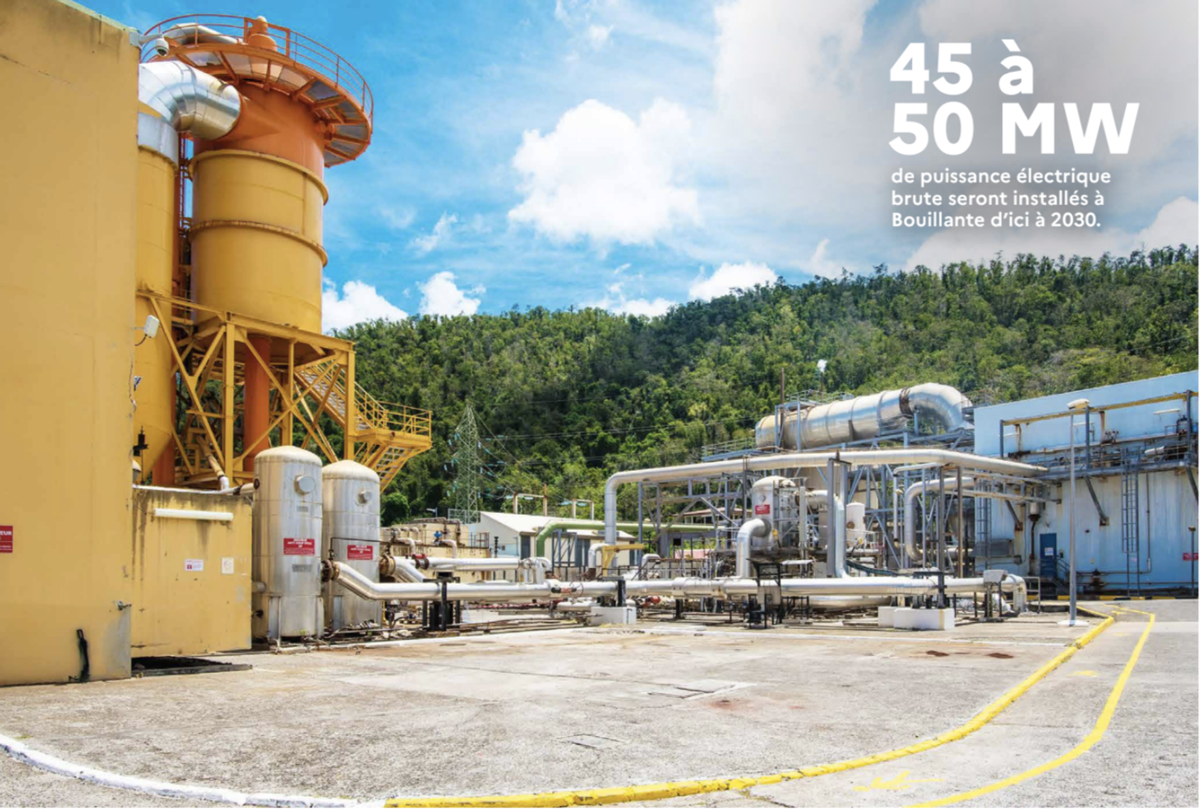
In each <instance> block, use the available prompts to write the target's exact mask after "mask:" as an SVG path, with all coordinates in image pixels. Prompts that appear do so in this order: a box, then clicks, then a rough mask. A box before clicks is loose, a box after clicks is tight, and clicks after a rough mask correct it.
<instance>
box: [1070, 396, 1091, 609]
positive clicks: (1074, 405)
mask: <svg viewBox="0 0 1200 809" xmlns="http://www.w3.org/2000/svg"><path fill="white" fill-rule="evenodd" d="M1090 404H1091V403H1090V402H1089V401H1088V400H1087V399H1076V400H1075V401H1073V402H1070V403H1069V404H1067V410H1070V411H1071V505H1070V510H1069V511H1068V515H1069V516H1068V525H1069V528H1068V530H1069V531H1070V544H1069V546H1068V550H1067V554H1068V556H1070V564H1071V576H1070V588H1071V590H1070V593H1071V617H1070V619H1069V620H1068V621H1067V626H1077V625H1078V621H1077V619H1076V617H1075V414H1076V413H1078V412H1080V411H1084V412H1086V411H1087V409H1088V406H1089V405H1090Z"/></svg>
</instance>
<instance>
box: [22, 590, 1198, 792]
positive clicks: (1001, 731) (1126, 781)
mask: <svg viewBox="0 0 1200 809" xmlns="http://www.w3.org/2000/svg"><path fill="white" fill-rule="evenodd" d="M1110 606H1111V604H1110V603H1108V602H1106V603H1105V604H1104V605H1101V608H1108V607H1110ZM1129 606H1134V607H1136V608H1138V609H1149V610H1154V611H1155V612H1156V613H1158V614H1159V621H1158V624H1157V625H1156V627H1155V630H1154V632H1153V633H1152V635H1151V637H1150V640H1149V641H1148V643H1147V645H1146V648H1145V651H1144V652H1143V655H1142V659H1141V662H1140V664H1139V666H1138V668H1137V670H1136V671H1135V672H1134V674H1133V677H1132V679H1131V680H1130V682H1129V685H1128V687H1127V689H1126V694H1125V697H1124V698H1123V700H1122V702H1121V704H1120V707H1119V708H1118V711H1117V714H1116V717H1115V719H1114V721H1113V725H1112V727H1111V728H1110V730H1109V733H1108V735H1107V736H1106V737H1105V739H1104V740H1103V741H1102V742H1101V743H1100V744H1099V745H1098V746H1097V747H1096V748H1095V749H1094V750H1093V751H1092V752H1090V753H1087V754H1085V756H1084V757H1083V758H1081V759H1079V760H1077V761H1076V762H1073V763H1072V764H1069V765H1067V766H1066V767H1064V768H1062V769H1060V770H1057V771H1055V772H1053V773H1050V774H1047V775H1044V776H1041V777H1040V778H1039V779H1036V780H1035V781H1033V782H1029V783H1027V784H1024V785H1021V786H1019V787H1014V788H1011V789H1008V790H1003V791H1001V792H998V793H995V794H993V795H991V796H986V797H985V798H982V799H980V800H978V801H975V802H973V803H974V804H978V805H1039V804H1041V805H1044V804H1047V803H1049V804H1064V805H1104V804H1109V805H1130V804H1149V805H1195V804H1196V802H1197V786H1196V768H1197V742H1198V738H1197V725H1196V717H1197V624H1196V604H1195V603H1194V602H1136V603H1135V604H1132V605H1129ZM1061 617H1062V616H1061V614H1048V615H1046V616H1040V617H1039V616H1029V617H1024V618H1021V619H1019V620H1014V621H1009V622H1007V623H1004V624H989V625H976V626H969V627H960V628H959V629H957V630H956V631H955V632H954V633H953V634H943V635H937V634H933V633H927V634H921V635H914V634H910V633H896V632H889V631H881V630H874V629H870V628H864V627H850V628H844V629H813V628H794V629H793V628H776V629H772V630H770V631H767V632H751V631H748V630H744V629H740V628H732V629H730V628H727V627H722V626H710V627H702V626H695V625H689V624H676V623H672V622H666V623H652V624H646V625H644V626H643V627H640V628H639V630H638V631H629V630H619V629H592V630H587V629H580V630H566V631H556V632H547V633H528V634H511V635H502V636H495V637H482V638H471V639H467V638H462V639H449V640H444V641H438V642H409V643H406V644H404V645H400V646H392V647H376V648H371V649H363V650H359V651H326V652H316V653H308V654H298V655H271V654H265V653H264V654H246V655H237V656H230V657H227V658H224V659H227V660H236V661H238V662H249V663H251V664H252V665H253V666H254V668H253V669H252V670H250V671H244V672H231V673H222V674H204V675H192V676H180V677H154V678H147V679H144V680H130V681H124V682H115V683H90V684H86V685H74V686H32V687H19V688H10V689H3V690H0V733H4V734H6V735H9V736H15V737H18V738H22V740H23V741H25V742H26V743H27V744H29V745H30V746H32V747H34V748H35V749H38V750H41V751H45V752H49V753H52V754H55V755H58V756H61V757H62V758H65V759H67V760H69V761H72V762H77V763H84V764H89V765H92V766H95V767H100V768H103V769H107V770H110V771H113V772H117V773H122V774H126V775H136V776H143V777H149V778H156V779H161V780H168V781H175V782H181V783H189V784H198V785H205V786H222V787H228V788H232V789H240V790H250V791H274V792H286V793H291V794H306V795H319V796H344V797H350V798H355V799H360V800H379V799H382V798H384V797H389V796H421V795H470V794H489V793H498V792H499V793H511V792H527V791H542V790H554V789H567V788H594V787H607V786H620V785H627V784H637V783H648V782H654V781H662V780H679V779H686V778H704V777H716V776H735V775H736V776H744V775H754V774H768V773H773V772H779V771H783V770H789V769H794V768H797V767H802V766H807V765H811V764H821V763H826V762H832V761H837V760H840V759H846V758H855V757H859V756H863V755H869V754H872V753H876V752H880V751H883V750H888V749H892V748H895V747H901V746H904V745H907V744H911V743H913V742H915V741H917V740H920V739H925V738H928V737H931V736H934V735H937V734H938V733H940V732H942V731H945V730H949V729H951V728H953V727H956V726H958V725H960V724H962V723H963V722H964V721H966V720H967V719H969V718H970V717H971V716H973V715H974V714H975V713H977V712H978V711H979V710H980V709H981V708H983V707H984V706H985V705H987V704H988V703H989V702H991V701H992V700H994V699H995V698H996V697H998V696H999V695H1000V694H1001V693H1003V692H1004V691H1006V690H1007V689H1008V688H1010V687H1011V686H1013V685H1015V684H1016V683H1017V682H1019V681H1020V680H1021V679H1023V678H1024V677H1026V676H1027V675H1028V674H1030V673H1031V672H1033V671H1034V670H1035V669H1037V668H1038V667H1039V666H1040V665H1041V664H1042V663H1044V662H1045V661H1047V660H1049V659H1050V658H1052V657H1053V656H1054V655H1056V654H1057V653H1058V652H1060V651H1061V650H1062V648H1063V646H1064V644H1065V643H1067V642H1069V640H1070V639H1072V638H1073V637H1076V636H1078V634H1080V632H1081V630H1078V629H1069V628H1065V627H1060V626H1058V624H1057V621H1058V620H1059V619H1060V618H1061ZM1138 620H1141V618H1140V617H1139V616H1133V615H1123V616H1122V621H1121V622H1120V623H1118V624H1117V625H1116V626H1114V627H1113V628H1111V629H1109V630H1108V632H1106V633H1105V634H1104V635H1102V636H1101V637H1100V639H1099V640H1097V641H1096V642H1095V643H1093V644H1092V645H1091V646H1089V647H1088V648H1087V649H1085V650H1084V651H1082V652H1081V653H1079V654H1078V655H1076V656H1075V657H1074V658H1073V659H1072V660H1071V661H1070V662H1069V663H1068V665H1067V666H1066V667H1064V669H1061V670H1060V671H1058V672H1055V673H1054V674H1052V675H1050V677H1049V678H1048V679H1047V680H1046V681H1044V682H1043V683H1042V684H1040V685H1039V686H1036V687H1035V688H1034V689H1033V690H1032V691H1031V692H1030V693H1029V694H1027V695H1026V696H1025V697H1023V698H1022V699H1021V700H1020V701H1018V703H1017V704H1016V705H1014V706H1013V707H1012V708H1010V709H1009V710H1008V711H1007V712H1006V713H1005V714H1003V715H1002V716H1001V717H1000V718H999V719H998V720H997V721H996V722H995V723H994V724H993V725H991V726H989V727H988V728H985V729H984V730H983V731H980V732H979V733H977V734H975V735H974V736H972V737H970V738H968V739H966V740H963V741H961V742H955V743H953V744H950V745H947V746H944V747H942V748H938V749H937V750H934V751H929V752H927V753H924V754H921V755H919V756H912V757H909V758H905V759H901V760H898V761H894V762H890V763H888V764H884V765H877V766H874V767H868V768H864V769H861V770H856V771H854V772H852V773H844V774H840V775H831V776H824V777H821V778H816V779H811V780H807V781H800V782H791V783H787V784H779V785H775V786H771V787H758V788H755V789H753V790H750V791H749V792H747V793H739V792H732V793H717V794H712V795H700V796H694V797H691V798H685V799H677V800H674V801H666V802H659V803H658V804H657V805H671V804H678V805H695V804H708V805H724V804H729V805H733V804H743V805H744V804H747V803H759V802H761V801H774V802H778V803H780V804H784V805H796V806H804V805H875V804H885V805H896V804H900V803H911V802H913V801H914V800H928V799H932V798H936V797H939V796H942V795H947V794H951V793H953V792H957V791H961V790H963V789H971V788H975V787H978V786H983V785H985V784H986V783H988V782H990V781H994V780H996V779H998V778H1003V777H1006V776H1008V775H1012V774H1015V773H1016V772H1019V771H1021V770H1023V769H1027V768H1028V767H1030V766H1035V765H1036V764H1039V763H1042V762H1043V761H1047V760H1050V759H1052V758H1054V757H1055V756H1057V755H1059V754H1060V753H1062V752H1065V751H1066V750H1068V749H1070V748H1071V747H1072V746H1073V745H1075V744H1077V743H1078V742H1079V740H1080V739H1081V738H1082V737H1083V735H1084V734H1085V733H1086V732H1087V731H1088V730H1089V729H1090V728H1091V726H1092V724H1093V723H1094V722H1095V720H1096V717H1097V715H1098V714H1099V712H1100V709H1101V706H1102V705H1103V703H1104V701H1105V699H1106V698H1107V696H1108V693H1109V691H1110V690H1111V688H1112V685H1113V683H1114V682H1115V679H1116V677H1117V675H1118V674H1119V673H1120V670H1121V668H1122V666H1124V664H1125V661H1126V659H1127V658H1128V656H1129V653H1130V651H1131V650H1132V647H1133V645H1134V644H1135V643H1136V642H1137V639H1138V635H1139V633H1140V629H1141V628H1142V627H1141V625H1139V624H1138V623H1137V621H1138ZM1076 670H1079V671H1085V670H1086V671H1094V672H1095V676H1091V675H1083V676H1074V675H1075V674H1077V673H1078V672H1077V671H1076ZM0 759H3V760H0V805H10V804H12V805H26V806H31V805H55V804H69V805H106V806H107V805H176V804H177V802H172V801H169V800H167V799H163V798H156V797H147V796H139V795H137V794H134V793H128V792H121V791H117V790H112V789H107V788H103V787H97V786H94V785H89V784H86V783H83V782H79V781H75V780H73V779H69V778H64V777H60V776H54V775H50V774H47V773H44V772H41V771H37V770H34V769H32V768H29V767H27V766H25V765H21V764H17V763H16V762H13V761H12V760H9V759H6V758H3V757H0ZM905 770H908V771H910V776H909V778H907V779H903V780H901V781H899V782H895V783H896V784H897V785H898V786H897V788H895V789H889V788H875V789H872V788H870V787H871V785H872V783H874V781H873V779H875V778H877V777H879V778H881V779H882V782H883V783H885V784H886V783H889V782H891V781H892V780H893V779H895V778H896V777H897V776H898V775H899V774H900V773H901V772H903V771H905ZM934 778H936V779H941V780H936V781H926V780H924V779H934ZM914 779H918V780H919V782H918V783H911V782H912V781H913V780H914ZM864 786H865V787H868V788H867V789H863V790H859V789H856V788H855V787H864ZM180 805H182V804H180Z"/></svg>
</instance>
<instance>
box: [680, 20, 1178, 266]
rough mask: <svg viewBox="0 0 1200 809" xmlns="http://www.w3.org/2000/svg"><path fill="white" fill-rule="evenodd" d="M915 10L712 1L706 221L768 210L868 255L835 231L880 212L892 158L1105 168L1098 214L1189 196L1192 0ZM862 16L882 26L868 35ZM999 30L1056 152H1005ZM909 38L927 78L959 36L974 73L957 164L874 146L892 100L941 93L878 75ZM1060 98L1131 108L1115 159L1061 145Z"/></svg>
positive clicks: (888, 129)
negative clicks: (1107, 191)
mask: <svg viewBox="0 0 1200 809" xmlns="http://www.w3.org/2000/svg"><path fill="white" fill-rule="evenodd" d="M894 5H898V4H894ZM915 6H916V7H915V8H914V9H913V10H904V9H892V8H890V5H889V4H886V3H878V2H876V0H839V2H829V1H828V0H788V1H787V2H775V3H772V2H757V0H725V2H722V3H721V4H720V5H718V6H717V9H716V12H715V20H716V24H717V38H716V43H717V54H716V58H715V61H714V71H713V98H714V101H715V104H716V109H715V111H714V113H713V115H712V116H711V118H707V117H703V116H701V115H700V114H699V113H695V112H693V113H692V114H693V118H694V120H695V121H696V126H697V132H696V137H695V140H696V146H695V148H694V154H696V155H697V159H698V164H699V168H698V173H702V176H705V177H714V178H716V179H717V180H718V181H720V182H721V183H722V185H720V186H718V187H717V188H714V189H712V190H709V188H707V187H705V188H704V189H703V191H704V196H705V200H706V206H705V214H706V218H707V219H708V220H710V221H712V222H713V224H714V225H715V226H716V227H718V228H721V229H726V228H727V229H728V230H729V231H730V232H731V233H732V234H733V235H735V236H736V235H738V233H740V232H744V230H739V229H738V228H737V227H736V223H741V222H759V221H762V220H763V218H764V217H770V218H771V220H772V221H774V222H778V223H779V225H780V230H783V229H784V228H787V227H792V228H793V229H795V230H800V229H802V228H805V227H809V228H813V229H815V230H816V231H817V233H820V234H821V235H832V236H834V239H835V243H838V244H839V248H840V250H841V251H846V250H849V251H851V254H852V255H854V256H857V257H862V256H864V254H867V255H869V251H870V250H871V248H868V247H866V246H865V245H861V244H855V245H849V244H848V243H847V242H846V241H845V240H841V241H839V239H840V233H839V230H836V229H840V228H843V227H845V224H846V223H847V222H849V221H850V220H851V219H852V218H857V219H858V221H860V222H861V221H864V220H865V221H868V222H873V221H879V222H882V221H885V220H884V217H886V216H888V215H889V214H890V211H889V206H888V191H889V188H890V184H889V182H888V175H889V173H890V171H894V170H895V168H896V166H899V165H903V166H904V167H905V168H906V169H911V170H917V171H919V170H921V169H941V168H945V167H946V166H947V165H948V164H949V165H951V167H952V168H971V169H976V170H985V169H989V170H990V169H1007V170H1011V171H1012V172H1013V173H1014V174H1015V173H1016V171H1017V170H1018V169H1019V168H1020V167H1023V166H1034V167H1037V168H1063V169H1066V168H1079V169H1088V170H1096V169H1110V170H1112V171H1113V172H1114V184H1113V187H1112V191H1113V193H1112V194H1111V195H1109V196H1110V199H1109V202H1108V211H1109V213H1108V216H1109V218H1110V219H1112V218H1115V217H1120V218H1121V220H1122V221H1123V222H1128V221H1130V217H1131V215H1135V214H1136V213H1137V212H1139V211H1143V210H1146V209H1152V208H1153V209H1156V208H1158V207H1159V206H1161V205H1163V204H1164V203H1165V202H1167V201H1168V200H1171V199H1173V198H1175V197H1177V196H1178V195H1180V194H1187V195H1189V196H1194V194H1195V191H1194V189H1195V151H1196V150H1195V137H1196V132H1197V128H1198V124H1197V119H1198V116H1197V107H1196V104H1195V99H1196V96H1197V93H1198V92H1200V88H1198V85H1197V72H1196V49H1195V30H1196V25H1197V4H1196V2H1195V0H1162V2H1158V3H1153V4H1147V3H1129V2H1126V0H1056V2H1052V3H1047V2H1044V0H1004V1H1003V2H1002V1H1001V0H976V2H971V3H964V2H961V0H918V2H917V3H916V4H915ZM872 22H878V23H880V24H879V25H877V26H876V28H875V30H874V32H873V38H872V39H866V38H864V32H867V35H868V36H869V35H871V33H872V32H871V31H870V29H869V26H870V24H871V23H872ZM1001 38H1006V39H1007V38H1013V39H1015V40H1016V41H1017V43H1018V45H1019V47H1020V49H1021V54H1022V55H1023V56H1026V57H1027V58H1029V59H1030V60H1031V61H1032V63H1033V65H1034V71H1035V91H1036V94H1035V95H1034V96H1029V97H1021V98H1020V99H1018V100H1021V99H1024V100H1023V101H1022V103H1023V104H1025V105H1026V108H1028V105H1029V104H1031V103H1034V102H1052V103H1054V104H1055V107H1056V115H1057V116H1058V119H1057V126H1056V134H1057V154H1056V155H1047V156H1042V155H1040V154H1039V153H1038V151H1039V150H1038V148H1037V146H1038V144H1037V140H1038V139H1037V138H1020V139H1019V143H1018V147H1017V148H1018V153H1017V154H1016V155H1008V156H1004V155H1002V154H1001V148H1000V133H1001V127H1000V120H999V118H1000V110H1001V102H1003V101H1011V100H1013V99H1011V98H1009V97H1007V96H1003V95H1002V94H1001V93H1000V90H999V87H998V82H999V78H1000V76H1001V75H1002V74H1003V72H1004V71H1005V68H1003V67H1002V66H1001V65H1000V61H1001V60H1002V59H1003V58H1004V57H1005V56H1007V55H1009V54H1008V52H1007V50H1005V48H1004V46H1003V45H1002V44H1001ZM922 40H923V41H924V42H925V43H926V67H928V68H929V69H930V70H931V71H932V72H933V75H934V77H936V75H937V72H936V67H937V43H939V42H971V43H972V45H973V50H972V54H971V55H970V57H967V58H966V61H967V62H968V64H969V65H970V66H971V69H972V72H973V76H974V81H973V84H972V86H971V89H970V91H969V92H968V94H967V95H966V96H963V99H962V100H965V102H966V103H967V105H968V107H969V108H970V109H971V112H972V113H973V116H974V131H975V138H974V142H973V144H972V146H971V149H970V151H969V152H968V153H967V155H966V156H964V157H962V158H960V159H959V160H958V161H955V160H954V159H953V158H947V156H945V155H943V154H942V153H941V152H940V151H939V150H938V149H937V148H936V147H934V146H932V145H931V146H930V147H929V148H928V149H926V151H925V153H924V154H922V155H920V156H919V157H913V158H901V157H900V156H899V155H897V154H896V153H895V152H894V151H893V150H892V149H891V148H890V147H889V146H888V145H887V143H888V141H889V139H890V138H891V135H892V130H893V120H892V115H893V112H894V104H895V102H898V101H921V100H924V99H928V101H929V103H930V104H934V105H936V104H938V103H941V101H939V97H940V94H938V93H937V92H936V91H935V90H932V89H930V90H927V91H926V95H925V96H914V95H912V94H911V92H910V88H909V87H908V86H907V85H905V84H902V83H898V82H890V81H888V79H887V77H888V69H889V68H890V67H891V65H892V63H893V62H894V61H895V60H896V59H897V57H898V56H899V55H900V53H901V51H902V50H903V48H904V46H905V45H906V44H907V43H909V42H913V41H922ZM1081 43H1087V45H1086V46H1084V45H1083V44H1081ZM1147 53H1155V54H1161V62H1160V61H1159V60H1156V61H1155V63H1154V64H1150V63H1147V61H1146V59H1145V54H1147ZM1164 76H1170V77H1172V78H1171V79H1170V80H1164V79H1163V77H1164ZM929 93H934V95H933V96H930V95H929ZM942 100H945V98H942ZM1063 102H1076V103H1078V104H1079V105H1080V108H1081V110H1082V111H1083V113H1084V115H1085V117H1086V115H1087V114H1088V111H1089V110H1090V109H1091V105H1092V104H1093V103H1097V102H1108V103H1111V104H1112V105H1113V109H1114V110H1115V111H1116V113H1117V115H1118V118H1119V117H1120V116H1121V114H1123V111H1124V110H1125V104H1126V103H1128V102H1139V103H1140V104H1141V107H1140V110H1139V113H1138V118H1137V126H1136V130H1135V133H1134V137H1133V141H1132V145H1131V148H1130V153H1129V155H1125V156H1116V157H1112V156H1110V155H1108V153H1107V147H1106V146H1103V145H1101V146H1099V147H1098V148H1097V150H1096V152H1097V153H1096V154H1095V155H1078V156H1077V155H1075V154H1073V149H1072V148H1071V146H1070V136H1069V133H1068V127H1067V126H1066V121H1065V119H1064V117H1063V115H1064V114H1063V111H1062V103H1063ZM1100 143H1101V144H1103V143H1104V138H1103V137H1101V140H1100ZM964 160H965V161H967V162H970V163H971V165H969V166H967V165H962V164H961V163H962V161H964ZM1045 190H1054V189H1045ZM714 212H719V213H714ZM730 222H732V223H735V224H733V225H730V224H729V223H730ZM1127 227H1129V228H1133V227H1134V226H1133V225H1127ZM886 234H887V231H885V230H883V228H880V229H879V235H880V237H881V238H880V239H879V241H878V243H880V244H884V243H886V239H887V236H886ZM806 235H807V234H806ZM725 247H726V249H728V248H729V245H728V244H727V245H725ZM739 247H744V245H739ZM784 250H786V246H782V247H781V249H776V250H774V251H772V252H769V253H767V252H762V251H759V252H755V255H760V256H763V257H764V258H767V259H768V260H770V261H773V262H777V263H779V262H783V261H786V260H787V258H786V257H785V255H783V251H784ZM883 258H885V256H879V255H874V256H871V257H870V258H869V259H867V261H872V260H874V259H883Z"/></svg>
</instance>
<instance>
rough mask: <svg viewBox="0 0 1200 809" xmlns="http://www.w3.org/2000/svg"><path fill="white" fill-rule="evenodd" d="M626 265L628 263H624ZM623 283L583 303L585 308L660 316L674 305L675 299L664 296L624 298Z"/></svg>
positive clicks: (620, 313) (610, 287) (618, 313)
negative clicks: (601, 296) (598, 297)
mask: <svg viewBox="0 0 1200 809" xmlns="http://www.w3.org/2000/svg"><path fill="white" fill-rule="evenodd" d="M625 266H628V265H625ZM623 287H624V284H612V285H610V286H609V288H608V294H607V295H605V296H604V297H603V298H601V299H600V300H598V301H591V302H589V303H585V304H584V305H583V306H584V308H585V309H607V310H608V311H610V312H612V313H613V314H617V315H637V316H638V317H660V316H662V315H665V314H666V313H667V312H668V311H670V309H671V307H672V306H675V301H669V300H667V299H666V298H655V299H654V300H650V299H648V298H626V297H625V291H624V288H623Z"/></svg>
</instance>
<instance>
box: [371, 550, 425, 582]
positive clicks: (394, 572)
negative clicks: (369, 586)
mask: <svg viewBox="0 0 1200 809" xmlns="http://www.w3.org/2000/svg"><path fill="white" fill-rule="evenodd" d="M379 575H381V576H394V577H395V578H398V579H401V580H402V581H406V582H422V581H425V577H424V576H422V575H421V571H419V570H417V566H416V565H414V564H413V563H412V562H411V561H410V560H408V559H405V558H404V557H403V556H392V555H390V554H384V555H383V556H381V557H379Z"/></svg>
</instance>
